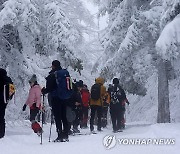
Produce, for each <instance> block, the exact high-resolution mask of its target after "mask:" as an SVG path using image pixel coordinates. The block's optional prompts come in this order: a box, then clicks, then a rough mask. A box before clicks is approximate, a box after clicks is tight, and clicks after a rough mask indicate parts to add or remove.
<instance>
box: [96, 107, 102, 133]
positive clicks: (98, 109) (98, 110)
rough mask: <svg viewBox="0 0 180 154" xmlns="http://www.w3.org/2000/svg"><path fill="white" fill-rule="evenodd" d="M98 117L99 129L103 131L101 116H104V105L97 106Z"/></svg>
mask: <svg viewBox="0 0 180 154" xmlns="http://www.w3.org/2000/svg"><path fill="white" fill-rule="evenodd" d="M97 118H98V123H97V130H98V131H101V120H102V119H101V118H102V107H101V106H97Z"/></svg>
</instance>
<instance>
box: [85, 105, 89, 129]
mask: <svg viewBox="0 0 180 154" xmlns="http://www.w3.org/2000/svg"><path fill="white" fill-rule="evenodd" d="M87 122H88V107H85V108H84V127H85V128H87Z"/></svg>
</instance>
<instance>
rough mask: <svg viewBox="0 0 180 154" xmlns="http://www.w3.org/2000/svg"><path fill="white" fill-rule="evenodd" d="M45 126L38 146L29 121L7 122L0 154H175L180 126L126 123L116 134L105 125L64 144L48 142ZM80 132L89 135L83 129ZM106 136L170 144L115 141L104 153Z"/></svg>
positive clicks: (177, 153) (179, 143) (74, 137)
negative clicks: (164, 141)
mask: <svg viewBox="0 0 180 154" xmlns="http://www.w3.org/2000/svg"><path fill="white" fill-rule="evenodd" d="M49 128H50V125H49V124H45V125H44V134H43V144H42V145H40V137H38V136H37V135H36V134H34V133H33V132H32V130H31V128H30V122H27V121H26V122H22V123H20V122H19V123H15V122H13V123H10V122H9V123H8V124H7V130H6V136H5V137H4V138H3V139H1V140H0V149H1V154H33V153H34V154H50V153H52V154H59V153H62V154H71V153H73V154H84V153H86V154H92V153H96V154H101V153H103V154H106V153H113V154H119V153H122V154H132V153H133V154H144V153H146V154H179V146H180V131H179V130H180V123H176V124H155V125H149V124H145V123H137V122H134V123H129V124H127V128H126V130H124V131H123V132H120V133H116V134H114V133H112V128H111V126H110V125H109V126H108V128H106V129H104V130H103V132H100V133H98V134H95V135H77V136H70V138H69V139H70V141H69V142H68V143H54V142H48V140H49ZM82 132H89V129H84V130H82ZM107 135H115V137H116V139H120V140H121V139H125V140H126V139H146V140H148V139H156V140H160V139H169V140H171V139H173V140H175V144H172V145H165V144H164V145H162V144H161V145H154V144H149V145H122V144H119V143H118V142H117V143H116V146H115V147H114V148H112V149H109V150H107V149H106V148H105V147H104V145H103V138H104V137H105V136H107ZM56 137H57V136H56V132H55V126H54V125H53V128H52V137H51V139H55V138H56Z"/></svg>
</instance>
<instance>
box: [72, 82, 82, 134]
mask: <svg viewBox="0 0 180 154" xmlns="http://www.w3.org/2000/svg"><path fill="white" fill-rule="evenodd" d="M82 87H83V82H81V81H78V82H76V83H75V85H74V88H73V96H72V97H71V100H72V102H73V107H72V108H73V111H74V112H75V115H76V116H75V119H74V121H73V123H72V124H73V129H72V130H73V133H80V130H79V129H78V126H79V125H80V123H81V121H82V98H81V93H80V91H81V89H82Z"/></svg>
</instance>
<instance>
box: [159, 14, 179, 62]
mask: <svg viewBox="0 0 180 154" xmlns="http://www.w3.org/2000/svg"><path fill="white" fill-rule="evenodd" d="M179 25H180V15H178V16H177V17H176V18H175V19H174V20H173V21H171V22H170V23H168V24H167V25H166V26H165V28H164V29H163V31H162V32H161V35H160V37H159V39H158V40H157V42H156V46H157V51H158V52H159V54H160V55H161V56H162V57H163V58H164V59H170V58H169V57H174V58H177V56H178V55H179V50H178V49H177V47H175V45H174V44H178V45H179V43H180V35H179V34H180V29H179ZM172 49H174V50H172Z"/></svg>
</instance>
